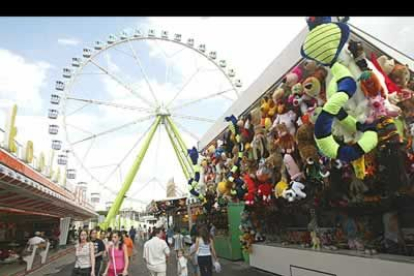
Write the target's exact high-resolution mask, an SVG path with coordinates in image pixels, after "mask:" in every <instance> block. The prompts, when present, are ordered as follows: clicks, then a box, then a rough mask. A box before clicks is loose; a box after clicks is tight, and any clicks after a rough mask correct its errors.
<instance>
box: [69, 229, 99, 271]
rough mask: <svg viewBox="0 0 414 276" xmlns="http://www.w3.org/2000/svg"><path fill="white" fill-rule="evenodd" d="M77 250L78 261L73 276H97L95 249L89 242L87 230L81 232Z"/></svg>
mask: <svg viewBox="0 0 414 276" xmlns="http://www.w3.org/2000/svg"><path fill="white" fill-rule="evenodd" d="M75 248H76V251H75V252H76V253H75V254H76V261H75V266H74V268H73V271H72V276H95V254H94V251H95V249H94V247H93V244H92V243H91V242H89V239H88V232H87V231H86V230H81V231H80V233H79V240H78V243H77V244H76V246H75Z"/></svg>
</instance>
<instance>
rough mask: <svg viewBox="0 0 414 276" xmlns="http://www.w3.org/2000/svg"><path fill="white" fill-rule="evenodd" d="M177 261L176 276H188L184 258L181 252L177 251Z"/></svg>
mask: <svg viewBox="0 0 414 276" xmlns="http://www.w3.org/2000/svg"><path fill="white" fill-rule="evenodd" d="M177 255H178V260H177V272H178V276H188V270H187V259H186V258H185V257H184V254H183V250H181V249H180V250H178V251H177Z"/></svg>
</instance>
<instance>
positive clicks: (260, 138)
mask: <svg viewBox="0 0 414 276" xmlns="http://www.w3.org/2000/svg"><path fill="white" fill-rule="evenodd" d="M251 147H252V149H253V158H254V159H255V160H256V161H259V160H260V159H261V158H267V157H268V156H269V152H268V150H267V140H266V137H265V130H264V128H263V127H261V126H260V125H258V126H255V127H254V138H253V141H252V143H251Z"/></svg>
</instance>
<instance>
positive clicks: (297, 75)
mask: <svg viewBox="0 0 414 276" xmlns="http://www.w3.org/2000/svg"><path fill="white" fill-rule="evenodd" d="M302 77H303V69H302V68H301V67H300V66H296V67H295V68H293V69H292V71H290V72H289V73H287V74H286V76H285V77H284V79H283V83H285V84H286V85H287V86H288V87H292V86H294V85H295V84H297V83H298V82H300V81H301V80H302Z"/></svg>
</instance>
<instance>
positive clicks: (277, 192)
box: [275, 180, 289, 198]
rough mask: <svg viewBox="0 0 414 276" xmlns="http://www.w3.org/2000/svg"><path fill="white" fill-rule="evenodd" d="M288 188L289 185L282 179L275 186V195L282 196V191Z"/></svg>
mask: <svg viewBox="0 0 414 276" xmlns="http://www.w3.org/2000/svg"><path fill="white" fill-rule="evenodd" d="M288 188H289V185H288V184H287V183H286V182H285V181H284V180H281V181H279V182H278V183H277V184H276V186H275V197H276V198H280V197H283V192H284V191H285V190H287V189H288Z"/></svg>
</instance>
